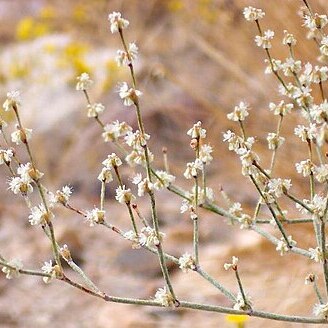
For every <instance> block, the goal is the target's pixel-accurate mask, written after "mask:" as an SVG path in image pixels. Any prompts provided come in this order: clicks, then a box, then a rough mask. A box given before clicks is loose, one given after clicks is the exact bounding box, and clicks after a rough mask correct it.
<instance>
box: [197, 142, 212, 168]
mask: <svg viewBox="0 0 328 328" xmlns="http://www.w3.org/2000/svg"><path fill="white" fill-rule="evenodd" d="M212 152H213V148H212V146H210V145H207V144H204V145H201V146H200V149H199V159H200V160H201V161H202V162H203V163H204V164H209V163H210V162H211V161H212V159H213V157H212V155H211V153H212Z"/></svg>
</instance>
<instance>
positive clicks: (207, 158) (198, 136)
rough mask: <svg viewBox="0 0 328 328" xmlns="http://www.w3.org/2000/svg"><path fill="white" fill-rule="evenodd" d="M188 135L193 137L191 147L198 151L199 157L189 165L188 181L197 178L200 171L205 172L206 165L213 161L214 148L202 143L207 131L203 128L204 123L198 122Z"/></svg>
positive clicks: (186, 175)
mask: <svg viewBox="0 0 328 328" xmlns="http://www.w3.org/2000/svg"><path fill="white" fill-rule="evenodd" d="M187 135H188V136H190V137H191V143H190V146H191V147H192V148H193V149H195V150H197V151H198V156H197V158H196V159H195V161H193V162H190V163H187V168H186V170H185V172H184V174H183V175H184V177H185V178H186V179H193V178H197V176H198V171H203V169H204V165H208V164H210V162H211V161H212V160H213V157H212V155H211V154H212V152H213V148H212V146H210V145H208V144H202V143H201V142H202V141H203V140H204V139H205V138H206V130H205V129H204V128H203V127H202V122H201V121H198V122H197V123H195V124H194V125H193V127H192V128H191V129H189V130H188V132H187Z"/></svg>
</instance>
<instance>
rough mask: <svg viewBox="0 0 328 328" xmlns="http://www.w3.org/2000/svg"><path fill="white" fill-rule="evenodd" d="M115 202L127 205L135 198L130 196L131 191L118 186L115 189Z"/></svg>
mask: <svg viewBox="0 0 328 328" xmlns="http://www.w3.org/2000/svg"><path fill="white" fill-rule="evenodd" d="M115 198H116V200H117V201H118V202H119V203H121V204H128V203H131V201H132V200H134V199H135V198H136V197H135V196H134V195H133V194H132V192H131V189H130V188H128V189H126V187H125V186H122V187H121V186H119V187H118V188H117V189H116V196H115Z"/></svg>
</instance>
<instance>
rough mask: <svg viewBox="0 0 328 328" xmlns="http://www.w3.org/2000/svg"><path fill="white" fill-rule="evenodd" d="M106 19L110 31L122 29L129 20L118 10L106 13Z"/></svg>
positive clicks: (126, 25) (127, 24)
mask: <svg viewBox="0 0 328 328" xmlns="http://www.w3.org/2000/svg"><path fill="white" fill-rule="evenodd" d="M108 20H109V24H110V31H111V32H112V33H116V32H118V31H120V30H123V29H125V28H127V27H128V26H129V21H128V20H126V19H124V18H122V14H121V13H118V12H115V11H114V12H112V13H111V14H109V15H108Z"/></svg>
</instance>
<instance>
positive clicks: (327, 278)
mask: <svg viewBox="0 0 328 328" xmlns="http://www.w3.org/2000/svg"><path fill="white" fill-rule="evenodd" d="M320 233H321V251H322V256H323V263H322V266H323V272H324V278H325V285H326V293H327V297H328V267H327V252H326V231H325V221H324V220H323V219H321V226H320Z"/></svg>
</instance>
